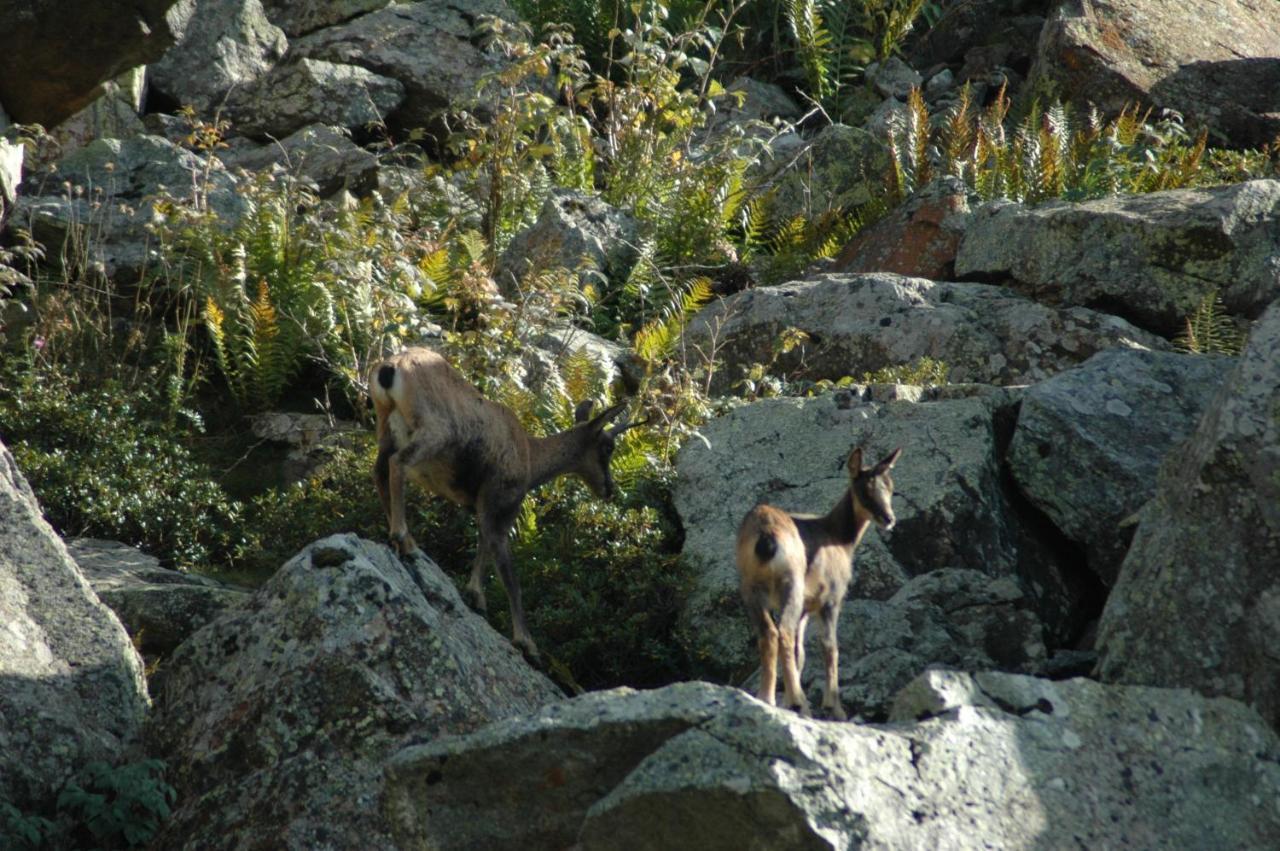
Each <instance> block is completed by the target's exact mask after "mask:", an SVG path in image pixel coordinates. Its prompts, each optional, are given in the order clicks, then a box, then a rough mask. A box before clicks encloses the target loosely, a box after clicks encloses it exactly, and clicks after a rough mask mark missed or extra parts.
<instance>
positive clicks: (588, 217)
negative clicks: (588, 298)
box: [496, 189, 639, 295]
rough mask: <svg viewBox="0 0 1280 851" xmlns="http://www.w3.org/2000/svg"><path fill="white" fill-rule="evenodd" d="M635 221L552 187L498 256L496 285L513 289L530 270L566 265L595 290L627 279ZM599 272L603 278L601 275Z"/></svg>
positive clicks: (634, 241) (635, 242)
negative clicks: (527, 223) (526, 224)
mask: <svg viewBox="0 0 1280 851" xmlns="http://www.w3.org/2000/svg"><path fill="white" fill-rule="evenodd" d="M638 242H639V236H638V227H637V225H636V221H635V219H634V218H632V216H631V215H630V214H629V213H625V212H623V211H621V210H618V209H616V208H614V207H611V206H609V205H608V204H606V203H605V202H604V201H602V200H600V199H599V198H596V197H594V196H591V195H587V194H585V193H582V192H577V191H575V190H572V189H555V190H552V192H551V195H550V196H549V197H548V198H547V200H546V203H544V204H543V205H542V211H541V212H540V213H539V214H538V220H537V221H536V222H534V224H533V225H532V226H530V227H528V228H526V229H525V230H523V231H521V232H520V233H518V234H517V235H516V237H515V238H514V239H512V240H511V243H510V244H509V245H508V246H507V248H506V250H505V251H503V252H502V256H501V257H500V258H499V260H498V269H497V272H496V277H497V280H498V285H499V286H500V287H501V288H502V290H503V292H504V293H506V294H508V295H513V294H515V293H516V292H517V291H518V289H519V282H520V281H521V280H523V278H524V276H525V275H526V274H528V272H529V271H530V270H534V271H544V270H549V269H555V268H565V269H569V270H572V271H574V272H577V273H578V276H579V278H580V279H581V281H582V282H583V283H584V284H587V283H590V284H592V285H593V286H595V288H596V289H597V290H602V289H608V286H609V283H611V282H612V283H614V284H617V285H620V284H621V283H622V282H623V281H625V280H626V277H627V275H628V274H630V272H631V267H632V266H634V265H635V262H636V258H637V257H638V256H639V246H638ZM602 278H603V280H602Z"/></svg>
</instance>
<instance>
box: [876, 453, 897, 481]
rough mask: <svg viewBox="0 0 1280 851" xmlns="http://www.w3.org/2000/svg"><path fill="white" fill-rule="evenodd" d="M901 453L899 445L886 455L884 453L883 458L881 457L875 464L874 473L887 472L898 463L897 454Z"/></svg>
mask: <svg viewBox="0 0 1280 851" xmlns="http://www.w3.org/2000/svg"><path fill="white" fill-rule="evenodd" d="M901 454H902V447H901V446H899V447H898V448H897V449H895V450H893V451H892V452H890V453H889V454H888V455H886V456H885V457H884V458H883V459H881V461H880V463H879V464H876V467H875V472H876V475H877V476H879V475H881V474H883V473H887V472H888V471H889V470H892V469H893V465H894V464H896V463H898V456H899V455H901Z"/></svg>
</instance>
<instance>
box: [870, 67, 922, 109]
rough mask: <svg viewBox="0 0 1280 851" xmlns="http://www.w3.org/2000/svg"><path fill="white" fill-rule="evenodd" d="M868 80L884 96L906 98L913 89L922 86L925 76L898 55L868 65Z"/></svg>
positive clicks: (898, 98)
mask: <svg viewBox="0 0 1280 851" xmlns="http://www.w3.org/2000/svg"><path fill="white" fill-rule="evenodd" d="M867 80H868V81H869V82H870V83H871V85H872V87H873V88H874V89H875V90H876V91H877V92H879V93H880V95H881V96H882V97H887V98H895V99H897V100H906V99H907V95H908V94H910V93H911V90H912V89H918V88H920V84H921V83H923V82H924V78H923V77H921V76H920V73H919V72H918V71H916V70H915V69H914V68H912V67H911V66H910V65H908V64H907V63H905V62H903V61H902V60H901V59H899V58H898V57H896V56H890V57H889V58H888V59H886V60H885V61H883V62H873V63H871V64H870V65H868V66H867Z"/></svg>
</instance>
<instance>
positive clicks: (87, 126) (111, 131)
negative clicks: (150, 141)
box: [50, 66, 147, 156]
mask: <svg viewBox="0 0 1280 851" xmlns="http://www.w3.org/2000/svg"><path fill="white" fill-rule="evenodd" d="M145 83H146V69H145V68H143V67H142V66H138V67H137V68H131V69H129V70H128V71H126V72H124V73H123V74H121V75H120V76H118V77H116V78H115V79H114V80H108V81H107V82H105V83H103V84H102V86H101V88H102V95H101V96H100V97H98V98H96V99H95V100H94V101H93V102H92V103H90V104H89V105H88V106H86V107H85V108H84V109H81V110H80V111H79V112H77V113H76V114H75V115H72V116H71V117H70V118H68V119H66V120H65V121H63V122H62V123H61V124H59V125H58V126H57V127H55V128H54V129H53V130H52V131H51V132H50V135H51V136H52V137H53V139H54V140H56V142H57V147H56V150H57V152H58V155H59V156H66V155H67V154H70V153H71V152H72V151H75V150H77V149H79V148H83V147H84V146H85V145H87V144H89V143H90V142H92V141H93V140H94V139H127V138H128V137H130V136H139V135H142V134H144V133H146V132H147V129H146V126H145V125H144V124H143V123H142V118H141V117H139V115H138V113H139V111H140V110H141V109H142V95H143V90H144V88H145Z"/></svg>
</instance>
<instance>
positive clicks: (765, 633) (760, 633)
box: [742, 586, 778, 706]
mask: <svg viewBox="0 0 1280 851" xmlns="http://www.w3.org/2000/svg"><path fill="white" fill-rule="evenodd" d="M742 602H743V605H744V607H745V608H746V610H747V620H748V621H749V622H750V623H751V632H752V633H754V634H755V637H756V646H757V648H758V649H759V652H760V687H759V689H757V691H756V697H758V698H760V699H761V700H763V701H764V702H765V703H767V704H769V705H770V706H773V705H774V695H775V694H776V692H777V688H778V628H777V627H776V626H774V624H773V618H771V617H770V616H769V598H768V595H767V594H765V593H764V591H762V590H758V589H755V590H749V589H748V588H746V587H745V586H744V587H743V589H742Z"/></svg>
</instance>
